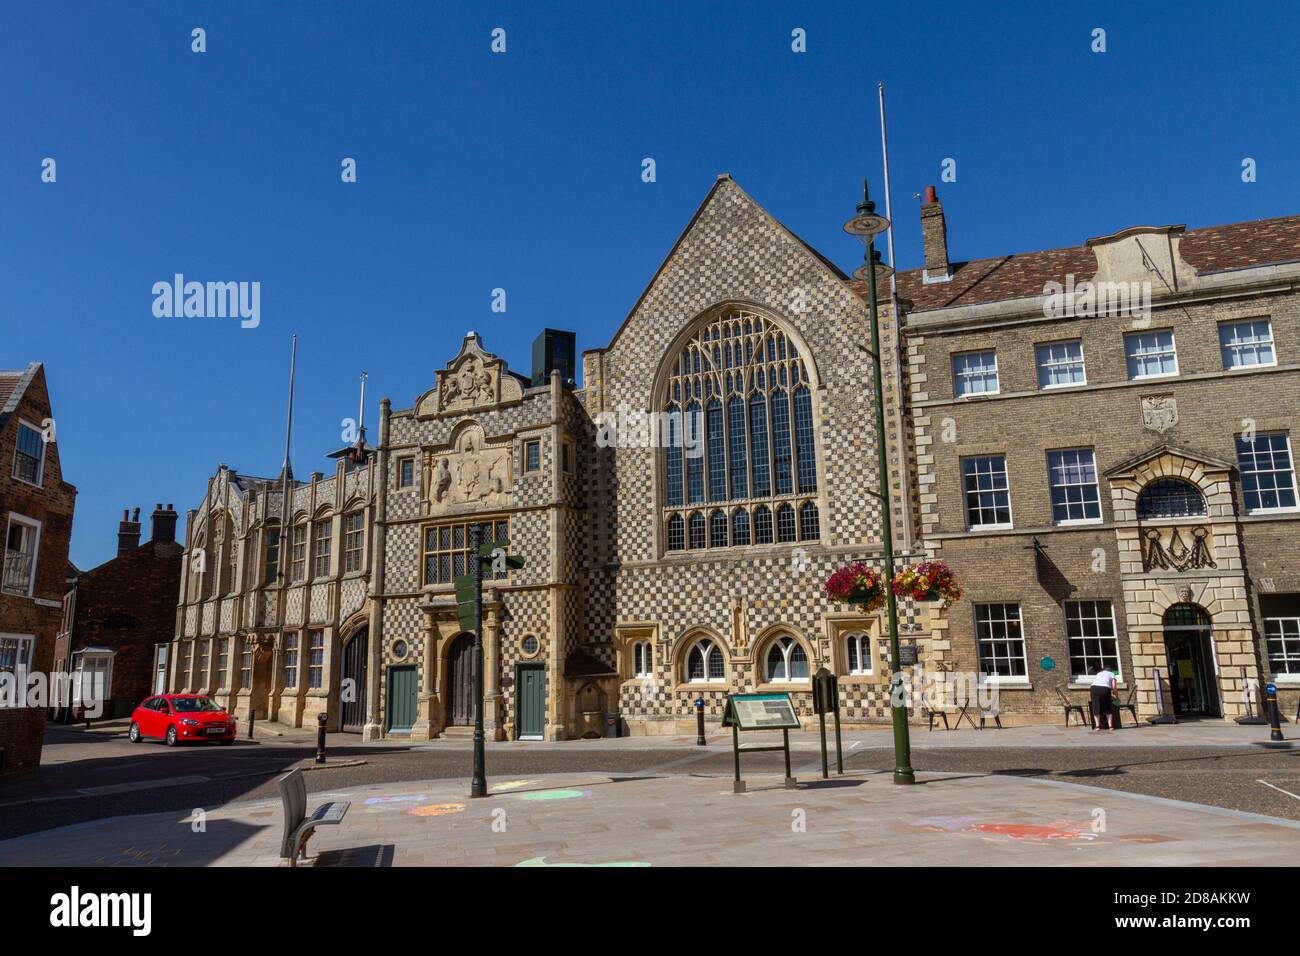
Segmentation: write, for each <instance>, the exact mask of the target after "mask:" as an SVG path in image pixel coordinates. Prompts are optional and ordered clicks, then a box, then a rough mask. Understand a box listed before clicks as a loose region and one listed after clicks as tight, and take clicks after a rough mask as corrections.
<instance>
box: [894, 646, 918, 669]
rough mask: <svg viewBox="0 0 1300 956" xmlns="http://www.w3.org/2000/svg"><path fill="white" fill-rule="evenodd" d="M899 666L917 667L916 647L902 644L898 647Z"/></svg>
mask: <svg viewBox="0 0 1300 956" xmlns="http://www.w3.org/2000/svg"><path fill="white" fill-rule="evenodd" d="M898 666H899V667H915V666H916V645H915V644H900V645H899V646H898Z"/></svg>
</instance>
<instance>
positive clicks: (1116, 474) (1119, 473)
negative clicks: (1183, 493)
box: [1102, 444, 1233, 478]
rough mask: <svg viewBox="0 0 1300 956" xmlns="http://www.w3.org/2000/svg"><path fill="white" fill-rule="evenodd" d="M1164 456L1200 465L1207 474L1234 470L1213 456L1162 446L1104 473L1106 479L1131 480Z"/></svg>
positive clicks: (1167, 445)
mask: <svg viewBox="0 0 1300 956" xmlns="http://www.w3.org/2000/svg"><path fill="white" fill-rule="evenodd" d="M1164 455H1169V456H1170V457H1172V458H1176V459H1181V461H1182V462H1186V463H1187V464H1189V465H1199V466H1200V467H1201V468H1202V469H1203V470H1205V471H1207V472H1213V471H1230V470H1231V469H1232V468H1233V464H1232V462H1228V461H1224V460H1223V459H1221V458H1215V457H1214V456H1213V455H1207V454H1205V453H1204V452H1199V451H1195V450H1193V449H1190V448H1180V447H1179V446H1177V445H1169V444H1161V445H1156V446H1155V447H1153V448H1148V449H1147V450H1146V451H1144V452H1142V453H1141V454H1140V455H1135V456H1134V457H1132V458H1130V459H1128V461H1122V462H1120V463H1119V464H1118V465H1116V466H1115V467H1114V468H1111V469H1109V470H1108V471H1104V472H1102V474H1103V475H1104V476H1105V477H1106V478H1129V477H1132V476H1133V475H1134V473H1135V472H1137V471H1139V470H1140V469H1141V468H1142V467H1143V466H1144V465H1148V464H1150V463H1151V462H1153V461H1155V460H1156V459H1157V458H1160V457H1162V456H1164Z"/></svg>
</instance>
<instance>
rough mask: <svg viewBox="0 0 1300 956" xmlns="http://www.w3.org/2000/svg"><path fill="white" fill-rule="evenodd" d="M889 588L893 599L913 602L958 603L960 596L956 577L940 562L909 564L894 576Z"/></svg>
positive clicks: (960, 592)
mask: <svg viewBox="0 0 1300 956" xmlns="http://www.w3.org/2000/svg"><path fill="white" fill-rule="evenodd" d="M890 587H891V588H893V591H894V596H895V597H900V598H911V599H912V600H913V601H959V600H961V596H962V589H961V585H959V584H958V583H957V576H956V575H955V574H953V573H952V568H950V567H948V565H946V564H944V563H943V562H942V561H922V562H921V563H920V564H909V565H908V566H907V567H905V568H903V570H901V571H899V572H898V573H897V574H895V575H894V580H893V581H891V582H890Z"/></svg>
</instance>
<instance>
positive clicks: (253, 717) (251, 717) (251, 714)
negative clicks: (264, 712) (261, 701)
mask: <svg viewBox="0 0 1300 956" xmlns="http://www.w3.org/2000/svg"><path fill="white" fill-rule="evenodd" d="M256 721H257V710H256V708H250V709H249V711H248V739H249V740H252V739H253V724H254V723H255V722H256Z"/></svg>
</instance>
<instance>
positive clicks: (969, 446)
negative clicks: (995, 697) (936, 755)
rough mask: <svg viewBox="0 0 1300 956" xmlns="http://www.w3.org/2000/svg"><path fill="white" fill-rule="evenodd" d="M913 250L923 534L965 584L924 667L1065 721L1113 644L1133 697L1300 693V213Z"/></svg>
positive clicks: (1192, 705) (1039, 715) (1216, 705)
mask: <svg viewBox="0 0 1300 956" xmlns="http://www.w3.org/2000/svg"><path fill="white" fill-rule="evenodd" d="M926 198H927V201H926V202H925V204H924V205H923V206H922V209H921V216H922V227H923V232H924V237H925V258H926V264H925V267H924V268H923V269H918V270H915V271H911V272H907V273H900V274H899V276H898V280H897V281H898V290H899V291H898V294H899V296H900V298H901V299H902V300H903V306H904V308H905V310H906V316H905V320H904V330H903V332H904V338H905V341H906V355H907V375H906V380H907V387H908V393H909V394H908V403H909V414H910V416H911V423H912V427H913V435H914V440H913V447H914V453H915V466H914V467H915V473H916V486H915V487H916V491H917V502H918V505H919V514H918V519H919V527H918V532H919V534H920V537H921V540H922V542H923V544H924V546H925V547H926V548H927V549H928V550H929V552H930V553H931V554H933V555H935V556H937V557H940V558H942V559H943V560H944V561H945V562H947V563H949V564H950V565H952V566H953V568H954V570H955V571H956V573H957V575H958V577H959V579H960V580H961V582H962V583H963V585H964V586H965V587H966V598H965V600H963V601H961V602H959V603H956V604H954V605H953V606H951V607H950V608H947V609H946V610H943V611H939V610H938V609H936V610H935V612H934V613H933V616H932V620H931V625H932V627H933V633H932V634H930V636H929V638H928V639H927V641H926V642H925V643H926V650H927V661H928V662H929V663H930V664H931V666H932V667H951V668H955V669H956V670H958V671H975V672H978V673H979V674H980V678H979V679H980V680H981V681H982V682H984V683H986V684H996V685H997V689H998V691H999V697H1000V704H1001V707H1002V709H1003V711H1004V714H1011V715H1019V716H1021V717H1022V718H1023V719H1053V720H1060V719H1061V715H1062V700H1061V695H1064V696H1065V697H1067V698H1069V699H1072V700H1073V701H1074V702H1076V703H1082V702H1084V701H1085V699H1086V698H1085V695H1086V685H1087V684H1088V683H1089V682H1090V678H1088V676H1087V675H1088V673H1089V671H1090V670H1091V669H1092V668H1093V667H1095V666H1098V665H1102V664H1104V665H1106V666H1110V667H1117V668H1118V671H1119V675H1120V684H1121V691H1120V696H1121V698H1122V699H1124V700H1128V699H1129V698H1130V695H1132V696H1133V697H1134V699H1135V702H1136V704H1137V707H1138V713H1139V716H1140V717H1141V718H1144V719H1145V718H1153V717H1160V716H1165V717H1168V716H1171V715H1176V716H1184V717H1186V716H1212V717H1219V716H1222V717H1235V716H1240V715H1242V714H1243V713H1244V707H1245V703H1244V700H1245V698H1244V695H1245V694H1246V693H1247V692H1248V689H1252V688H1253V689H1254V690H1253V691H1252V692H1253V693H1254V695H1255V696H1254V697H1253V700H1254V706H1255V707H1256V710H1258V700H1259V698H1258V693H1257V685H1258V684H1259V682H1260V681H1262V680H1269V679H1276V680H1277V682H1278V684H1279V687H1280V689H1282V691H1283V693H1282V698H1283V705H1284V710H1285V711H1286V712H1287V713H1294V712H1295V709H1296V697H1297V691H1300V630H1298V629H1300V564H1297V562H1296V561H1295V560H1294V558H1293V553H1294V550H1295V549H1296V547H1297V545H1300V507H1297V505H1298V502H1297V496H1296V481H1295V466H1294V459H1293V457H1292V432H1293V431H1294V429H1295V426H1296V422H1297V410H1298V406H1300V295H1298V294H1297V283H1300V217H1289V218H1282V219H1270V220H1263V221H1258V222H1244V223H1238V224H1235V225H1230V226H1222V227H1216V228H1205V229H1191V230H1188V229H1186V228H1185V227H1183V226H1162V227H1137V228H1130V229H1125V230H1123V231H1122V232H1118V233H1115V234H1114V235H1110V236H1105V237H1101V238H1097V239H1090V240H1088V241H1087V242H1085V243H1083V244H1081V245H1079V246H1075V247H1070V248H1064V249H1051V250H1046V251H1042V252H1031V253H1027V254H1017V255H1007V256H999V257H995V258H990V259H980V260H973V261H969V262H956V263H952V262H950V261H949V256H948V249H947V230H946V224H945V218H944V214H943V208H942V205H941V204H940V202H939V201H938V198H937V197H936V196H935V194H934V191H933V189H931V190H930V191H929V193H928V195H927V197H926Z"/></svg>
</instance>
